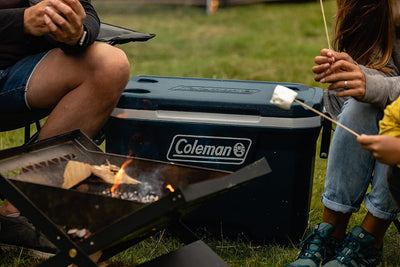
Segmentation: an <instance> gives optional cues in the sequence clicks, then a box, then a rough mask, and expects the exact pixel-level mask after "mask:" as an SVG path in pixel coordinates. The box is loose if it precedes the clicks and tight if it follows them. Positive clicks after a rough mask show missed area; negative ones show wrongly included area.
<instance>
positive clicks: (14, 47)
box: [0, 0, 100, 69]
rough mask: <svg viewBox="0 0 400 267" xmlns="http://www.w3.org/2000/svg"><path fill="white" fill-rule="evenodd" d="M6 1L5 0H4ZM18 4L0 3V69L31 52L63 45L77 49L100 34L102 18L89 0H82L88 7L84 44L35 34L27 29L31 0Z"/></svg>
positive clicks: (72, 50)
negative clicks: (59, 41)
mask: <svg viewBox="0 0 400 267" xmlns="http://www.w3.org/2000/svg"><path fill="white" fill-rule="evenodd" d="M3 1H6V0H3ZM15 2H19V3H18V5H20V6H19V7H14V6H11V7H10V6H5V5H3V6H1V5H0V69H4V68H6V67H8V66H11V65H13V64H14V63H15V62H17V61H18V60H20V59H21V58H23V57H26V56H28V55H32V54H36V53H38V52H43V51H47V50H50V49H52V48H56V47H60V48H61V49H63V50H64V51H65V52H66V53H77V52H79V51H82V50H84V49H85V48H87V47H88V46H89V45H91V44H92V43H93V42H94V41H95V40H96V38H97V35H98V33H99V28H100V20H99V18H98V16H97V13H96V11H95V10H94V8H93V6H92V4H91V1H90V0H80V2H81V4H82V6H83V8H84V9H85V11H86V20H85V22H84V27H85V30H86V31H87V37H86V40H85V42H84V44H83V45H82V46H78V45H76V46H68V45H65V44H62V43H58V42H55V41H52V39H51V38H46V37H44V36H42V37H36V36H32V35H29V34H25V33H24V24H23V23H24V21H23V20H24V11H25V9H26V8H28V7H29V1H28V0H18V1H15Z"/></svg>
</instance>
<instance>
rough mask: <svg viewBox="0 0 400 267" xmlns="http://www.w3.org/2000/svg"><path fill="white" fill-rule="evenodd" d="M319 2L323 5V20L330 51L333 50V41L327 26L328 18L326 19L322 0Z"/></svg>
mask: <svg viewBox="0 0 400 267" xmlns="http://www.w3.org/2000/svg"><path fill="white" fill-rule="evenodd" d="M319 2H320V4H321V12H322V18H323V19H324V26H325V34H326V40H327V41H328V48H329V50H332V48H331V41H330V40H329V33H328V26H327V24H326V17H325V10H324V4H323V3H322V0H319Z"/></svg>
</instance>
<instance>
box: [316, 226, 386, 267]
mask: <svg viewBox="0 0 400 267" xmlns="http://www.w3.org/2000/svg"><path fill="white" fill-rule="evenodd" d="M374 242H375V237H373V236H372V235H371V234H369V233H368V232H366V231H364V229H362V228H361V227H360V226H356V227H354V228H353V230H352V231H351V233H349V234H348V235H347V237H346V239H345V240H344V242H343V245H342V247H341V248H340V249H338V250H337V251H336V255H335V258H334V259H333V260H331V261H330V262H328V263H327V264H325V265H324V267H343V266H347V267H377V266H382V249H376V248H374V247H373V244H374Z"/></svg>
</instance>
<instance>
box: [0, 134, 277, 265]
mask: <svg viewBox="0 0 400 267" xmlns="http://www.w3.org/2000/svg"><path fill="white" fill-rule="evenodd" d="M71 160H74V161H79V162H84V163H89V164H93V165H101V164H106V163H107V164H113V165H116V166H122V164H123V163H124V162H127V160H131V161H129V164H128V165H127V166H126V168H125V172H126V174H128V175H129V176H131V177H133V178H135V179H137V180H139V181H140V182H141V183H139V184H121V185H119V194H117V195H116V196H111V195H110V194H108V193H105V192H107V190H108V188H109V187H110V186H111V185H109V184H105V183H93V182H90V180H85V181H83V182H82V183H81V184H80V186H78V187H77V188H72V189H63V188H62V187H61V185H62V183H63V174H64V170H65V166H66V165H67V163H68V162H69V161H71ZM270 171H271V170H270V168H269V166H268V163H267V162H266V160H265V159H261V160H259V161H256V162H254V163H253V164H250V165H248V166H247V167H245V168H243V169H241V170H239V171H236V172H234V173H229V172H225V171H220V170H213V169H206V168H199V167H192V166H185V165H178V164H173V163H165V162H158V161H153V160H146V159H140V158H132V157H126V156H120V155H116V154H108V153H103V152H102V151H101V150H100V149H99V148H98V147H97V146H96V145H95V144H94V143H93V142H92V141H91V140H90V139H89V138H88V137H87V136H85V135H84V134H82V133H81V132H80V131H74V132H70V133H67V134H63V135H59V136H56V137H53V138H49V139H46V140H43V141H40V142H37V143H35V144H30V145H26V146H22V147H18V148H12V149H8V150H3V151H0V173H1V175H0V193H1V194H2V197H4V198H7V199H9V200H10V201H11V202H12V203H13V204H14V205H15V206H16V207H17V208H18V209H19V210H20V211H21V212H22V213H23V214H24V215H25V216H26V217H28V218H29V219H30V221H31V222H32V223H33V224H34V225H35V226H36V227H38V228H39V229H40V230H41V231H42V232H43V233H44V234H45V235H46V236H47V238H48V239H49V240H50V241H51V242H53V244H55V245H56V246H57V248H58V249H59V252H58V253H57V254H56V255H55V256H54V257H51V258H49V259H48V260H47V261H45V262H43V263H42V264H41V266H67V265H69V264H71V263H74V264H77V265H78V266H85V267H86V266H97V265H96V263H95V262H94V261H93V260H91V258H90V257H89V255H91V254H93V253H95V252H98V251H101V252H102V256H101V258H100V260H99V261H104V260H106V259H108V258H110V257H112V256H114V255H115V254H117V253H119V252H121V251H123V250H125V249H127V248H129V247H130V246H132V245H134V244H136V243H138V242H140V241H142V240H143V239H145V238H147V237H149V236H151V235H153V234H154V233H155V232H157V231H158V230H161V229H169V230H172V232H173V233H174V234H176V235H177V236H178V237H179V238H180V239H181V240H182V241H183V242H184V243H185V244H188V245H187V246H186V247H184V248H183V249H182V251H181V249H180V250H178V251H175V253H172V254H173V255H172V256H171V257H172V258H173V257H175V259H177V258H182V255H185V254H186V255H190V254H197V256H199V255H201V253H200V252H201V251H203V253H206V254H207V253H208V256H204V257H209V258H210V260H211V258H213V259H212V260H213V261H214V266H224V265H220V264H221V263H224V262H223V261H222V260H221V259H220V258H219V257H218V256H217V255H216V254H212V253H213V252H212V251H211V250H210V249H207V248H208V247H207V246H206V245H205V244H201V243H199V242H201V241H199V240H198V238H197V237H196V236H195V235H194V234H193V233H192V232H191V231H190V230H189V229H188V228H187V227H185V225H183V224H182V223H181V222H180V218H182V217H183V216H184V215H185V214H187V213H189V212H190V211H192V210H194V209H196V208H197V207H199V206H201V205H202V204H203V203H205V202H206V201H208V200H212V199H215V198H217V197H218V196H220V195H222V194H224V193H225V192H228V191H230V190H233V189H234V188H237V187H238V186H241V185H243V184H245V183H247V182H249V181H251V180H252V179H254V178H257V177H261V176H263V175H265V174H267V173H269V172H270ZM167 185H171V186H172V188H173V189H172V190H173V192H172V191H171V190H169V189H167V188H166V186H167ZM82 188H83V190H82ZM69 227H73V228H78V229H81V228H84V229H87V230H88V231H89V232H90V233H91V234H90V235H89V236H87V237H85V238H82V239H80V240H72V238H71V237H70V236H69V235H68V234H67V233H65V230H63V229H65V228H69ZM205 247H206V249H205ZM188 251H189V252H188ZM190 251H192V253H190ZM210 251H211V252H210ZM184 257H185V256H183V258H184ZM204 257H203V260H204ZM164 258H165V257H164V256H163V257H160V259H155V260H154V261H152V262H156V264H161V262H160V261H162V259H164ZM166 262H171V259H169V260H167V261H165V262H164V265H163V266H170V265H168V264H166ZM217 262H218V263H217ZM202 264H204V263H202ZM225 265H226V264H225ZM145 266H156V265H151V262H149V263H147V264H145ZM175 266H177V265H175ZM180 266H183V265H180ZM191 266H197V265H193V264H192V265H191ZM203 266H204V265H203ZM207 266H212V264H207ZM226 266H227V265H226Z"/></svg>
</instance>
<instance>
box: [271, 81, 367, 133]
mask: <svg viewBox="0 0 400 267" xmlns="http://www.w3.org/2000/svg"><path fill="white" fill-rule="evenodd" d="M296 96H297V93H296V92H295V91H293V90H292V89H290V88H287V87H285V86H282V85H277V86H276V87H275V90H274V93H273V94H272V98H271V101H270V103H271V104H274V105H276V106H278V107H280V108H283V109H286V110H289V109H290V107H291V105H292V103H293V102H296V103H298V104H300V105H302V106H303V107H305V108H306V109H309V110H311V111H313V112H315V113H317V114H318V115H320V116H322V117H324V118H325V119H327V120H329V121H331V122H333V123H336V124H337V125H339V126H340V127H342V128H343V129H345V130H346V131H348V132H349V133H351V134H353V135H355V136H360V135H359V134H358V133H356V132H354V131H353V130H351V129H349V128H347V127H346V126H344V125H343V124H341V123H339V122H337V121H335V120H333V119H332V118H331V117H329V116H327V115H325V114H324V113H322V112H320V111H318V110H316V109H315V108H312V107H310V106H309V105H307V104H305V103H303V102H301V101H300V100H297V99H296Z"/></svg>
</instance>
